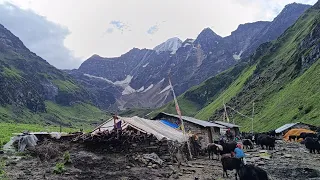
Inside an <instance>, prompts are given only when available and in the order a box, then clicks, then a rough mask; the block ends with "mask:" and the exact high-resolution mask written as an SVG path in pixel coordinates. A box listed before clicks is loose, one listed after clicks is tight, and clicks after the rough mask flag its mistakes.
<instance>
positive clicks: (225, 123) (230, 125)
mask: <svg viewBox="0 0 320 180" xmlns="http://www.w3.org/2000/svg"><path fill="white" fill-rule="evenodd" d="M213 122H214V123H216V124H220V125H223V126H226V127H229V128H234V127H240V126H238V125H235V124H232V123H227V122H223V121H213Z"/></svg>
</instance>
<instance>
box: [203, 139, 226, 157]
mask: <svg viewBox="0 0 320 180" xmlns="http://www.w3.org/2000/svg"><path fill="white" fill-rule="evenodd" d="M206 150H207V152H208V154H209V159H210V157H211V159H213V155H214V154H215V155H216V156H217V160H219V159H220V153H221V151H223V147H222V146H221V145H219V144H215V143H209V144H208V145H207V148H206Z"/></svg>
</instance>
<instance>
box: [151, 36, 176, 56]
mask: <svg viewBox="0 0 320 180" xmlns="http://www.w3.org/2000/svg"><path fill="white" fill-rule="evenodd" d="M181 45H182V41H181V40H180V39H179V38H177V37H174V38H170V39H168V40H167V41H166V42H164V43H161V44H160V45H158V46H156V47H155V48H153V50H155V51H156V52H157V53H160V52H165V51H170V52H171V53H172V54H174V53H176V51H177V50H178V49H179V48H180V47H181Z"/></svg>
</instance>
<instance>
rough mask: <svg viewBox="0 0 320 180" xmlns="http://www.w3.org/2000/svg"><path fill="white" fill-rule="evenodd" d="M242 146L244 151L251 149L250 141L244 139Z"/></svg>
mask: <svg viewBox="0 0 320 180" xmlns="http://www.w3.org/2000/svg"><path fill="white" fill-rule="evenodd" d="M242 144H243V146H244V147H245V148H246V149H249V148H250V149H253V142H252V141H251V140H250V139H244V140H243V141H242Z"/></svg>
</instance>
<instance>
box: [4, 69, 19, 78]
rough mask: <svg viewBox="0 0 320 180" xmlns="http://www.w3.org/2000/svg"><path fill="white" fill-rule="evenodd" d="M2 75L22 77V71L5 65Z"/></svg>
mask: <svg viewBox="0 0 320 180" xmlns="http://www.w3.org/2000/svg"><path fill="white" fill-rule="evenodd" d="M1 73H2V75H3V76H5V77H7V78H12V79H21V78H22V77H21V75H20V72H19V71H18V70H17V69H15V68H7V67H4V68H3V69H2V72H1Z"/></svg>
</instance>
